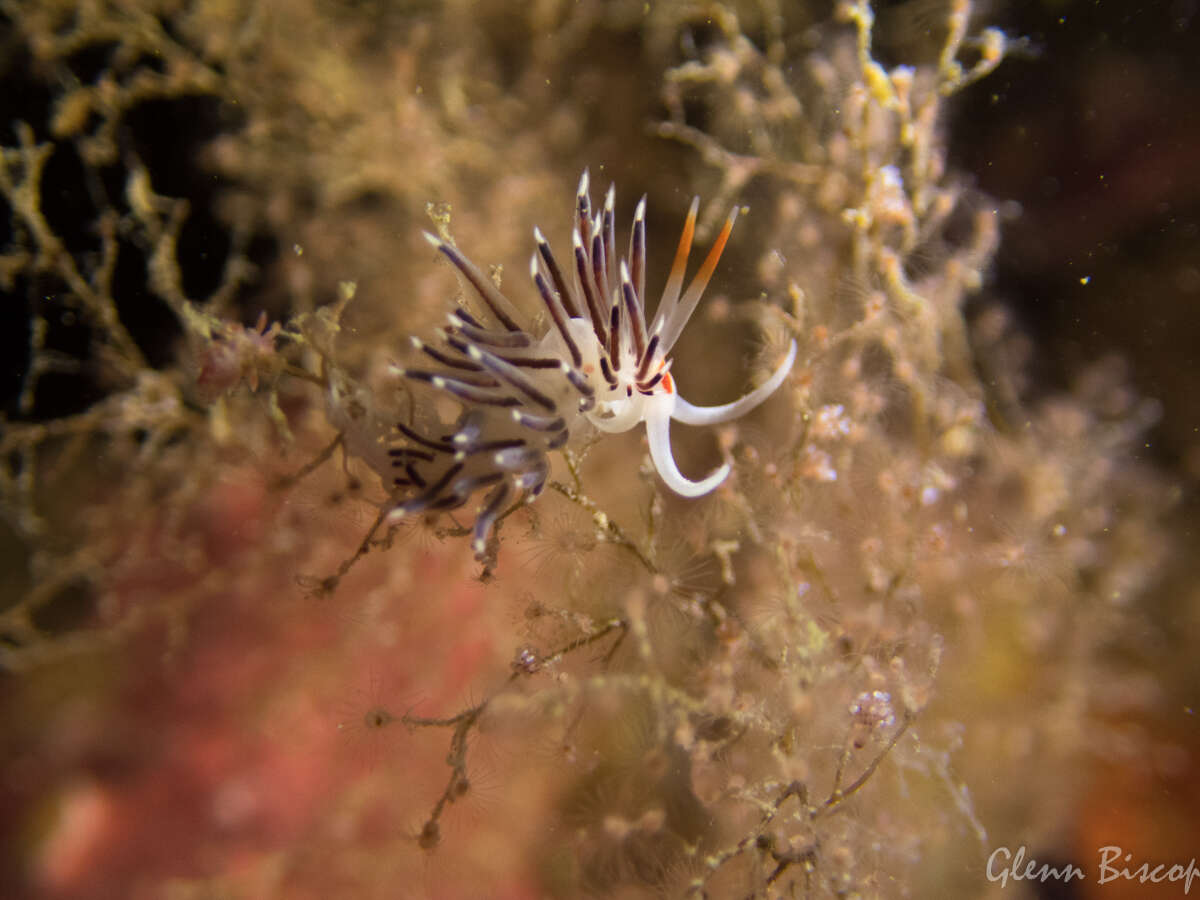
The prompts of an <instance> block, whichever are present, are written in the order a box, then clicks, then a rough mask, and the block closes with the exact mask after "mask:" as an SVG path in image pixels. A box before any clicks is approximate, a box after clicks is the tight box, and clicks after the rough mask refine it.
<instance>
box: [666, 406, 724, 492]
mask: <svg viewBox="0 0 1200 900" xmlns="http://www.w3.org/2000/svg"><path fill="white" fill-rule="evenodd" d="M673 405H674V404H671V403H665V402H658V403H655V404H654V405H653V406H652V407H651V409H650V410H649V412H648V413H647V414H646V438H647V440H648V442H649V444H650V460H651V461H652V462H653V463H654V468H655V470H656V471H657V472H658V477H659V478H661V479H662V480H663V483H664V484H666V486H667V487H669V488H670V489H671V490H673V491H674V492H675V493H677V494H679V495H680V496H682V497H702V496H704V495H705V494H707V493H710V492H711V491H714V490H716V489H717V487H718V485H720V484H721V482H722V481H724V480H725V479H726V478H727V477H728V475H729V463H723V464H722V465H721V466H720V467H719V468H717V469H716V470H714V471H713V472H711V473H710V474H709V475H708V476H706V477H705V478H702V479H701V480H699V481H690V480H689V479H687V478H685V477H684V475H683V473H682V472H680V471H679V466H677V465H676V464H675V457H674V456H673V455H672V454H671V411H672V407H673Z"/></svg>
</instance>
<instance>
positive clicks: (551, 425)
mask: <svg viewBox="0 0 1200 900" xmlns="http://www.w3.org/2000/svg"><path fill="white" fill-rule="evenodd" d="M699 207H700V200H699V198H695V199H693V200H692V205H691V208H690V209H689V210H688V215H687V219H686V221H685V222H684V226H683V233H682V235H681V236H680V238H679V245H678V248H677V249H676V251H675V260H674V264H673V265H672V267H671V271H670V274H669V275H668V277H667V283H666V286H665V287H664V289H663V293H662V297H661V299H660V300H659V302H658V308H657V310H656V311H655V314H654V319H653V320H652V321H649V322H647V320H646V312H645V280H646V198H645V197H643V198H642V199H641V201H640V202H639V203H638V205H637V210H636V211H635V212H634V215H633V228H632V231H631V234H630V238H629V249H628V253H627V254H626V255H625V256H624V257H620V256H619V251H618V249H617V243H616V226H615V212H614V208H615V192H614V189H613V188H612V187H610V188H609V189H608V194H607V195H606V197H605V201H604V207H603V209H601V210H599V211H597V212H596V213H595V214H593V212H592V205H591V197H590V196H589V190H588V173H587V171H584V173H583V177H582V178H581V179H580V181H579V191H578V195H577V198H576V206H575V217H574V229H573V234H572V244H573V249H574V253H573V256H574V259H573V260H572V262H573V264H571V265H568V266H566V267H565V268H564V267H563V266H562V265H560V263H559V261H558V260H557V259H556V258H555V256H554V254H553V252H552V251H551V249H550V245H549V243H548V242H547V241H546V239H545V238H544V237H543V236H542V233H541V231H540V230H538V229H537V228H535V229H534V232H533V234H534V241H535V242H536V250H535V252H534V253H533V256H532V258H531V259H530V262H529V272H530V276H531V278H532V280H533V284H534V287H535V288H536V290H537V294H538V297H539V298H540V302H541V303H542V304H543V306H544V307H545V309H546V311H547V313H548V314H549V320H548V325H547V329H546V331H545V333H544V334H543V335H541V336H540V337H538V336H535V335H534V334H532V333H531V332H530V331H529V330H527V328H526V327H525V326H524V325H522V324H521V322H522V319H523V318H524V317H522V316H521V315H520V313H519V312H518V311H517V309H516V307H515V306H514V305H513V303H512V302H511V301H510V300H509V299H508V298H507V297H505V296H504V294H503V293H501V291H500V290H499V289H498V288H497V287H496V285H495V284H493V283H492V281H491V279H490V278H488V277H487V276H486V275H484V273H483V272H482V271H480V269H479V268H478V267H477V266H476V265H475V264H474V263H472V262H471V261H470V260H469V259H467V257H466V256H464V255H463V254H462V253H461V252H459V250H458V249H457V248H456V247H454V246H452V245H451V244H449V243H447V242H446V241H444V240H442V239H441V238H438V237H435V236H433V235H431V234H428V233H426V234H425V237H426V239H427V240H428V241H429V243H430V244H431V245H433V247H434V248H436V249H437V250H438V251H440V252H441V253H442V254H443V255H444V256H445V257H446V258H447V259H448V260H450V262H451V263H453V265H454V267H455V268H456V269H458V271H459V272H460V273H461V274H462V276H463V277H464V278H465V279H466V280H467V282H468V283H469V284H470V285H471V287H472V288H473V290H474V292H475V293H476V294H477V295H478V297H479V299H480V300H482V301H483V304H484V306H485V307H486V310H487V314H488V315H487V318H488V319H490V321H485V320H484V319H483V318H482V317H478V318H477V317H476V316H475V315H472V314H471V313H470V312H468V311H467V310H466V309H463V308H461V307H459V308H457V309H455V310H454V312H452V313H450V314H449V317H448V322H447V324H446V326H445V327H443V328H441V329H439V330H438V332H437V341H436V342H426V341H423V340H421V339H419V338H413V339H412V343H413V346H414V348H415V349H416V350H417V351H419V352H421V353H423V354H424V355H425V356H426V357H428V358H429V359H430V360H432V361H433V362H434V363H436V366H434V367H431V368H412V367H400V366H394V367H393V372H394V373H395V374H396V375H398V376H401V377H403V378H405V379H408V380H409V381H413V382H421V383H424V384H427V385H429V386H431V387H432V388H434V389H435V390H438V391H442V392H444V393H446V394H448V395H450V396H452V397H453V398H455V399H456V400H457V401H458V403H459V405H460V406H461V413H460V414H459V416H458V419H457V421H456V422H455V424H454V425H453V426H452V427H451V430H450V431H449V432H448V433H429V432H428V431H426V432H422V431H421V430H419V429H418V428H416V427H414V426H413V425H411V424H404V423H400V424H398V425H397V428H398V430H399V433H400V438H399V440H398V446H394V447H392V448H391V449H390V450H389V453H390V455H391V458H392V463H393V465H394V466H395V468H396V477H395V487H396V496H397V498H398V499H397V501H396V503H395V506H394V508H393V509H392V511H391V512H390V514H389V516H388V519H389V521H393V522H394V521H397V520H399V519H402V518H405V517H407V516H411V515H418V514H422V513H427V512H435V511H443V510H451V509H456V508H458V507H461V506H463V505H465V504H466V503H467V502H468V500H469V499H470V498H471V497H472V496H473V495H474V494H475V493H476V492H477V491H480V490H482V489H484V488H488V489H489V490H488V493H487V494H486V496H485V498H484V500H483V504H482V506H481V508H480V509H479V511H478V514H477V516H476V519H475V525H474V528H473V532H472V548H473V549H474V551H475V554H476V556H477V557H479V558H481V559H482V558H485V556H486V551H487V541H488V536H489V534H490V533H491V529H492V526H493V525H494V524H495V522H496V519H497V517H498V516H500V515H501V514H502V512H503V511H504V509H505V508H506V507H507V506H508V505H509V504H511V503H513V502H515V501H517V500H518V499H525V500H527V501H528V500H533V499H534V498H536V497H537V496H538V494H539V493H540V492H541V491H542V489H543V487H544V486H545V484H546V479H547V477H548V475H549V469H550V465H549V458H548V454H549V452H550V451H552V450H555V449H558V448H561V447H563V446H565V445H566V444H567V442H568V440H569V439H570V438H571V436H572V435H573V434H575V433H577V432H579V431H580V430H583V429H585V428H586V427H588V426H591V427H594V428H597V429H599V430H600V431H603V432H609V433H616V432H622V431H628V430H629V429H631V428H635V427H636V426H638V425H639V424H641V423H642V422H645V423H646V437H647V440H648V443H649V447H650V459H651V460H652V462H653V463H654V468H655V469H656V470H657V472H658V474H659V476H660V477H661V478H662V480H663V482H664V483H665V484H666V486H667V487H669V488H670V489H671V490H672V491H674V492H675V493H677V494H681V495H682V496H684V497H699V496H702V495H703V494H707V493H709V492H710V491H712V490H714V489H715V488H716V487H717V486H718V485H719V484H721V482H722V481H724V480H725V478H726V476H728V475H729V465H728V463H725V464H723V465H721V466H720V467H719V468H717V469H716V470H715V471H713V472H711V473H709V474H708V475H707V476H705V477H704V478H701V479H700V480H699V481H692V480H690V479H688V478H687V477H685V476H684V475H683V474H682V473H681V472H680V471H679V467H678V465H676V463H675V458H674V456H673V455H672V453H671V430H670V423H671V420H672V419H674V420H675V421H677V422H683V423H685V424H688V425H713V424H717V423H720V422H727V421H729V420H731V419H734V418H737V417H738V416H741V415H743V414H744V413H747V412H749V411H750V410H752V409H754V408H755V407H756V406H758V405H759V404H760V403H762V402H763V401H764V400H766V399H767V398H768V397H769V396H771V394H773V393H774V392H775V391H776V390H777V389H778V388H779V386H780V385H781V384H783V382H784V379H786V378H787V376H788V373H789V372H790V371H791V369H792V365H793V363H794V362H795V360H796V342H795V341H792V342H791V346H790V349H789V350H788V354H787V357H786V358H785V359H784V360H783V362H782V363H780V365H779V367H778V368H776V369H775V371H774V372H773V373H772V374H771V376H770V377H769V378H768V379H767V380H766V381H764V382H763V383H762V384H761V385H759V386H758V387H757V388H755V389H754V390H752V391H750V392H749V393H748V394H746V395H744V396H742V397H740V398H739V399H737V400H734V401H733V402H732V403H726V404H723V405H721V406H695V405H693V404H691V403H689V402H688V401H687V400H685V399H684V398H683V397H682V396H680V394H679V391H678V388H677V387H676V384H675V380H674V378H673V377H672V374H671V355H670V354H671V349H672V348H673V347H674V346H675V342H676V341H677V340H678V339H679V336H680V334H681V333H682V332H683V329H684V326H686V325H687V322H688V320H689V319H690V318H691V316H692V313H693V312H695V310H696V306H697V304H698V303H699V302H700V298H701V296H702V295H703V294H704V290H705V288H706V287H708V282H709V279H710V278H711V277H712V274H713V270H714V269H716V266H717V262H718V260H719V259H720V258H721V254H722V252H723V251H724V249H725V244H726V242H727V241H728V239H729V235H730V232H731V231H732V230H733V224H734V221H735V220H736V218H737V209H736V208H734V209H733V210H732V211H731V212H730V214H729V217H728V218H727V219H726V221H725V224H724V227H723V228H722V229H721V232H720V234H719V235H717V239H716V241H715V242H714V243H713V245H712V248H711V249H710V250H709V252H708V256H707V257H706V258H705V260H704V262H703V264H702V265H701V266H700V269H699V271H697V272H696V274H695V276H694V277H693V278H692V281H691V283H690V284H689V285H688V287H687V289H686V290H684V289H683V280H684V272H685V269H686V267H687V261H688V256H689V254H690V251H691V246H692V238H693V235H694V233H695V228H696V215H697V212H698V210H699Z"/></svg>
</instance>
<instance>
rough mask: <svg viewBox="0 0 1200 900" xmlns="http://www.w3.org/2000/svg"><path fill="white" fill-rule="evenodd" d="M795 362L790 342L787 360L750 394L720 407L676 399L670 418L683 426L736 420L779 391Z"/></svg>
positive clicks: (794, 345)
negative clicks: (695, 404)
mask: <svg viewBox="0 0 1200 900" xmlns="http://www.w3.org/2000/svg"><path fill="white" fill-rule="evenodd" d="M795 362H796V342H795V341H792V346H791V348H790V349H789V350H788V355H787V358H786V359H785V360H784V361H783V362H782V363H780V364H779V368H777V369H776V370H775V371H774V372H772V373H771V377H770V378H768V379H767V380H766V381H764V382H763V383H762V384H760V385H759V386H758V387H756V388H755V389H754V390H752V391H751V392H750V393H748V394H746V395H744V396H742V397H739V398H738V399H737V400H734V401H733V402H732V403H725V404H723V405H721V406H693V405H692V404H691V403H688V402H687V401H686V400H684V399H683V397H678V398H676V400H675V408H674V410H673V411H672V413H671V418H673V419H674V420H675V421H676V422H683V423H684V424H685V425H717V424H720V423H721V422H728V421H729V420H731V419H736V418H737V417H738V416H741V415H745V414H746V413H748V412H750V410H752V409H754V407H756V406H758V405H759V404H760V403H762V402H763V401H764V400H766V399H767V398H768V397H770V396H771V395H772V394H773V393H775V391H777V390H778V389H779V386H780V385H781V384H783V382H784V379H785V378H787V377H788V374H789V373H790V372H791V371H792V366H793V365H794V364H795Z"/></svg>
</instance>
